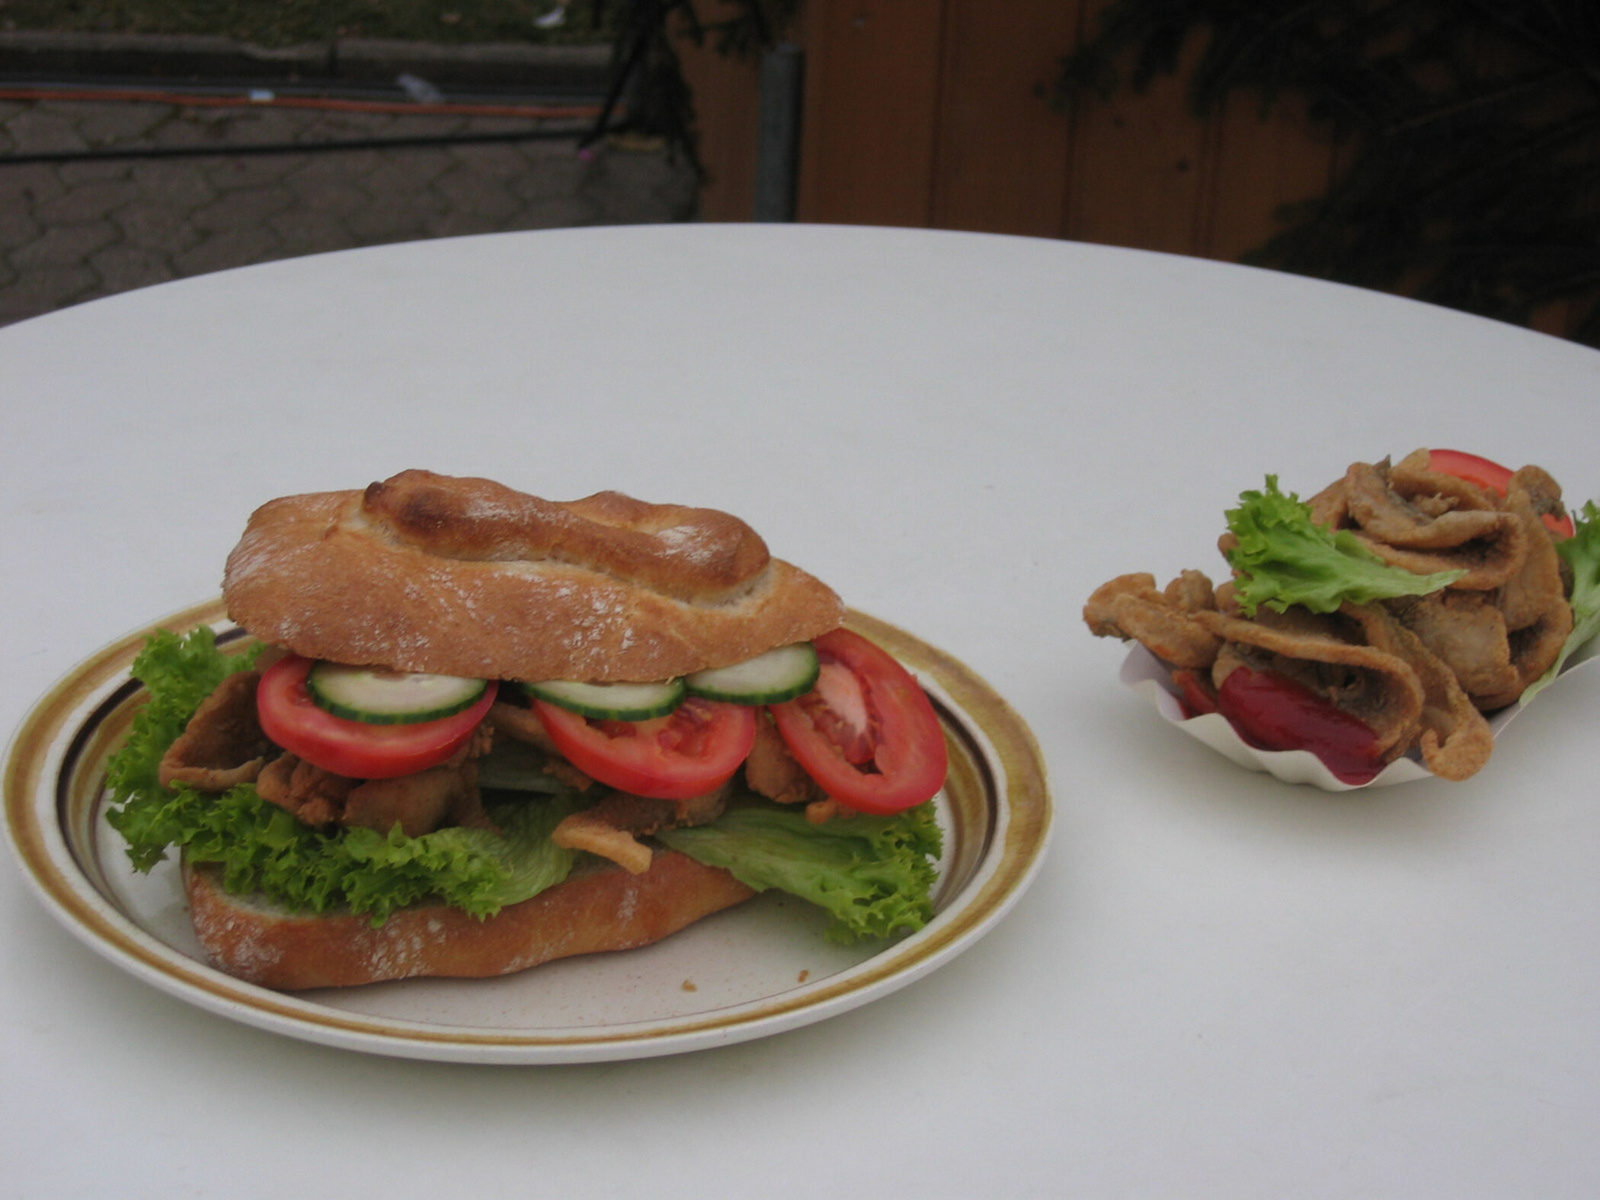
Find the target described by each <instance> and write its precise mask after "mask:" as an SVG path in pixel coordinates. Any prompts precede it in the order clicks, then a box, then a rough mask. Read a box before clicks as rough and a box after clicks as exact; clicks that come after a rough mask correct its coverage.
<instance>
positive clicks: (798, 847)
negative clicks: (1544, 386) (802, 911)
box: [657, 802, 943, 944]
mask: <svg viewBox="0 0 1600 1200" xmlns="http://www.w3.org/2000/svg"><path fill="white" fill-rule="evenodd" d="M657 836H658V837H659V838H660V839H661V841H663V842H665V843H666V844H667V845H669V846H671V847H672V848H673V849H674V850H678V851H681V852H682V853H684V854H687V855H688V856H689V857H690V858H694V859H698V860H699V861H700V862H703V863H705V864H707V865H708V866H713V867H722V868H724V869H726V870H727V871H729V872H730V873H732V875H733V876H734V878H736V879H738V880H739V881H740V882H741V883H744V884H746V885H747V886H749V887H753V888H755V889H756V891H758V892H762V891H766V890H767V889H768V888H774V887H775V888H778V889H779V890H781V891H786V892H791V893H793V894H794V895H796V896H799V897H801V898H802V899H805V900H809V901H811V902H812V903H813V904H818V905H821V906H822V907H823V908H825V909H826V910H827V911H828V912H829V913H831V914H832V915H833V918H834V921H833V924H832V926H830V927H829V929H828V933H827V936H828V938H829V939H830V940H832V941H836V942H841V943H844V944H848V943H850V942H854V941H857V940H859V939H861V938H885V937H889V936H891V935H893V934H896V933H900V932H903V931H914V930H917V929H921V928H922V927H923V926H924V925H926V924H927V923H928V921H929V920H931V919H932V917H933V900H932V891H933V885H934V882H935V880H936V878H937V871H936V869H935V867H934V860H935V859H937V858H938V857H939V855H940V853H941V851H942V849H943V844H942V835H941V834H940V831H939V825H938V822H937V821H936V820H935V819H934V814H933V804H932V803H931V802H929V803H927V804H920V805H918V806H917V807H915V808H912V809H908V810H907V811H905V812H903V813H899V814H897V815H895V816H892V817H871V816H866V815H851V816H844V817H836V818H834V819H833V820H831V821H828V822H826V823H824V824H821V825H815V824H812V823H811V822H810V821H808V820H806V817H805V814H804V813H801V812H795V811H793V810H790V809H778V808H772V807H749V808H732V809H729V810H728V811H727V812H726V813H724V814H723V815H722V817H721V818H719V819H718V820H717V821H716V822H715V823H714V824H711V825H701V826H697V827H695V828H692V829H673V830H667V831H663V832H661V833H659V834H658V835H657Z"/></svg>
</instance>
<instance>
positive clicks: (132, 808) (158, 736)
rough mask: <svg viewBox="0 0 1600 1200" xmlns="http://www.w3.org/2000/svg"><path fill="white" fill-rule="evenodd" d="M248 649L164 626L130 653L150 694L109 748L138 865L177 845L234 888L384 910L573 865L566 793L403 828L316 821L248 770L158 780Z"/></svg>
mask: <svg viewBox="0 0 1600 1200" xmlns="http://www.w3.org/2000/svg"><path fill="white" fill-rule="evenodd" d="M252 658H253V656H252V655H229V654H225V653H223V651H222V650H221V649H220V648H219V647H218V646H217V645H216V638H215V636H214V634H213V633H212V631H211V630H210V629H209V628H200V629H196V630H195V631H193V632H192V633H190V634H187V635H185V636H183V637H179V636H178V635H176V634H173V633H170V632H168V631H165V630H163V631H160V632H158V633H157V634H155V635H154V636H153V637H152V638H151V639H150V641H149V643H148V644H147V645H146V647H145V649H144V651H143V652H142V653H141V654H140V655H139V657H138V658H137V659H136V660H135V661H134V664H133V674H134V676H135V677H136V678H138V679H139V680H140V682H142V683H143V684H144V685H145V688H146V691H147V693H148V699H147V702H146V704H145V705H144V706H143V707H142V708H141V709H140V710H139V712H138V713H137V714H136V715H135V717H134V721H133V726H132V729H131V731H130V733H129V736H128V740H127V741H126V742H125V743H124V744H123V746H122V748H121V749H120V750H119V751H118V752H117V753H116V754H115V755H114V756H113V757H112V759H111V762H110V765H109V769H108V780H107V782H108V786H109V788H110V792H111V802H110V805H109V806H108V808H107V812H106V819H107V821H108V822H109V823H110V825H111V826H112V828H114V829H116V830H117V832H118V833H120V834H122V836H123V839H124V840H125V841H126V842H127V849H128V857H129V859H130V860H131V861H132V863H133V865H134V867H135V868H136V869H138V870H140V871H148V870H150V869H151V868H152V867H154V866H155V865H156V864H157V863H158V862H161V861H162V860H163V859H165V858H166V857H167V854H168V852H169V851H170V850H181V851H182V852H183V853H184V854H185V855H186V856H187V857H188V859H189V861H191V862H194V863H214V864H216V865H218V866H219V867H220V868H221V869H222V873H223V879H224V884H225V886H226V887H227V889H228V891H230V892H234V893H239V894H245V893H251V892H258V893H260V894H262V895H264V896H267V897H269V898H270V899H272V900H275V901H276V902H278V903H280V904H282V905H284V906H285V907H287V908H290V909H293V910H295V911H301V912H315V913H323V912H329V911H333V910H336V909H342V908H348V909H349V910H351V911H353V912H357V913H362V914H365V915H370V916H371V917H372V918H373V919H374V921H377V922H381V921H383V920H385V919H386V918H387V917H388V916H389V915H390V914H391V913H393V912H394V911H395V910H397V909H399V908H403V907H405V906H406V905H409V904H416V903H419V902H421V901H424V900H432V899H440V900H443V901H444V902H446V903H448V904H450V905H453V906H455V907H457V908H461V909H464V910H465V911H467V912H469V913H471V914H473V915H474V916H479V917H485V916H490V915H492V914H493V913H495V912H497V911H499V909H500V908H502V907H504V906H505V905H507V904H514V903H516V902H517V901H519V900H525V899H527V898H528V897H530V896H533V895H537V894H538V893H539V892H540V891H543V890H544V889H545V888H547V887H550V886H553V885H554V884H556V883H559V882H561V880H563V879H565V878H566V876H567V873H568V872H569V871H570V870H571V867H572V860H573V855H572V852H571V851H568V850H563V849H561V848H560V847H557V846H555V845H554V843H552V842H551V841H550V831H551V830H553V829H554V828H555V826H556V824H557V823H558V822H559V821H560V820H561V818H562V817H564V816H566V815H567V814H568V813H569V812H571V811H573V808H574V807H575V805H574V804H573V803H572V801H571V799H570V797H566V796H552V797H548V798H541V799H539V800H537V801H531V802H520V803H511V804H502V805H499V806H497V807H495V808H494V809H492V810H491V816H492V817H493V818H494V820H495V821H496V823H497V825H498V826H499V828H500V833H498V834H497V833H494V832H491V831H488V830H481V829H463V828H449V829H440V830H436V831H435V832H433V833H428V834H424V835H422V836H420V837H408V836H406V835H405V834H403V833H401V832H400V831H399V830H398V829H396V830H393V831H391V832H389V833H387V834H383V833H378V832H377V831H375V830H371V829H348V830H342V829H341V830H333V831H328V832H324V831H321V830H317V829H313V828H311V827H310V826H308V825H305V824H303V823H301V822H300V821H297V820H296V819H295V818H294V817H293V816H292V815H291V814H289V813H288V812H286V811H284V810H283V809H281V808H279V807H277V806H276V805H274V804H269V803H268V802H266V801H264V800H262V799H261V797H260V796H259V795H257V793H256V790H255V787H254V786H253V785H250V784H241V785H239V786H238V787H234V788H231V789H229V790H228V791H226V792H223V793H221V794H220V795H216V794H209V793H204V792H200V791H198V790H196V789H195V788H192V787H189V786H187V785H184V784H180V785H178V786H176V787H173V788H164V787H162V786H161V783H160V780H159V777H158V769H159V767H160V763H161V757H162V755H163V754H165V753H166V750H167V747H168V746H170V745H171V744H172V742H173V740H174V739H176V737H177V736H178V734H179V733H181V732H182V730H183V727H184V725H186V724H187V723H188V720H189V718H190V717H191V716H192V715H193V714H194V710H195V709H196V708H197V707H199V704H200V702H201V701H202V700H203V699H204V698H205V697H206V696H207V695H209V694H210V692H211V691H212V690H213V689H214V688H215V687H216V686H217V684H219V683H220V682H221V681H222V680H223V679H224V678H225V677H226V676H227V675H229V674H230V673H231V672H233V671H236V670H243V669H245V668H247V667H249V666H250V665H251V662H252Z"/></svg>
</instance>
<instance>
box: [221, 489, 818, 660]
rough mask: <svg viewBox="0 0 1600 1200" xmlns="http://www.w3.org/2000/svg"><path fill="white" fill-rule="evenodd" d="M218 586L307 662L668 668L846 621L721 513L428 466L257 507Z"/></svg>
mask: <svg viewBox="0 0 1600 1200" xmlns="http://www.w3.org/2000/svg"><path fill="white" fill-rule="evenodd" d="M223 597H224V599H225V600H226V602H227V606H228V615H229V616H230V617H231V618H232V619H233V620H234V621H236V622H237V623H238V624H240V625H241V626H243V627H244V628H245V629H248V630H249V631H250V632H251V633H253V634H255V635H256V636H257V637H258V638H261V639H262V640H264V641H267V642H271V643H274V644H277V645H281V646H285V647H287V648H288V649H290V650H293V651H295V652H296V653H298V654H303V655H305V656H307V657H309V658H327V659H333V660H336V661H339V662H345V663H352V664H357V665H376V666H385V667H392V668H396V669H399V670H406V671H426V672H432V673H436V674H443V675H462V676H469V677H475V678H499V679H522V680H529V681H538V680H545V679H581V680H595V681H606V682H623V681H644V680H655V679H669V678H673V677H675V676H679V675H684V674H687V673H689V672H691V671H696V670H701V669H703V668H707V667H718V666H727V665H729V664H731V663H736V662H741V661H743V660H745V659H748V658H752V657H754V656H755V655H757V654H760V653H762V652H763V651H766V650H769V649H771V648H772V647H774V646H780V645H784V644H787V643H789V642H798V641H805V640H808V639H810V638H813V637H816V636H818V635H820V634H823V633H826V632H827V631H828V630H830V629H833V628H835V627H837V626H838V625H839V624H841V623H842V622H843V619H844V607H843V604H842V603H841V601H840V600H839V597H838V596H837V595H836V594H835V593H834V592H833V591H832V590H831V589H830V588H828V587H827V586H826V585H824V584H823V583H821V582H819V581H818V580H816V579H814V578H813V577H812V576H810V575H808V574H806V573H805V572H804V571H801V570H799V569H798V568H796V567H793V566H791V565H790V564H788V563H786V562H783V561H781V560H779V559H775V558H773V557H771V556H770V555H769V554H768V552H767V547H766V544H765V543H764V542H763V541H762V540H761V538H760V537H759V536H757V534H756V533H755V531H754V530H752V529H751V528H750V527H749V526H748V525H746V524H745V523H744V522H743V521H740V520H739V519H738V518H736V517H732V516H729V515H728V514H727V513H721V512H717V511H715V510H712V509H703V508H685V507H681V506H676V505H661V504H648V503H645V502H643V501H640V500H634V499H631V498H630V497H628V496H624V495H622V494H621V493H619V492H599V493H597V494H595V495H593V496H589V497H587V498H586V499H583V500H574V501H568V502H556V501H548V500H541V499H539V498H537V497H535V496H529V495H525V494H523V493H521V492H517V491H514V490H512V489H511V488H508V487H505V486H503V485H501V484H498V483H494V482H492V481H490V480H486V479H470V478H455V477H450V476H444V475H435V474H432V473H430V472H427V471H405V472H402V473H401V474H399V475H396V476H394V477H393V478H392V479H389V480H386V481H385V482H383V483H375V484H373V485H371V486H370V487H368V488H367V489H366V490H365V491H364V492H358V491H346V492H321V493H314V494H308V495H300V496H286V497H283V498H282V499H278V500H273V501H270V502H268V503H267V504H264V505H262V506H261V507H260V508H259V509H257V510H256V512H255V513H254V514H253V515H252V516H251V518H250V522H249V524H248V526H247V527H246V529H245V533H244V536H243V537H242V538H241V539H240V541H239V544H238V545H237V546H236V547H235V548H234V550H233V553H232V554H231V555H229V557H228V565H227V570H226V573H225V575H224V579H223Z"/></svg>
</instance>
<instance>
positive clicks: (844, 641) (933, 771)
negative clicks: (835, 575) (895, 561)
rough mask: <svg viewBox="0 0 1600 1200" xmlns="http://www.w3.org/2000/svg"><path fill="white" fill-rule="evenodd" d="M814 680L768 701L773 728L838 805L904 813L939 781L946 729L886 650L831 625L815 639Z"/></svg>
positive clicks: (943, 769)
mask: <svg viewBox="0 0 1600 1200" xmlns="http://www.w3.org/2000/svg"><path fill="white" fill-rule="evenodd" d="M813 644H814V645H815V646H816V648H817V656H818V657H819V658H820V659H821V660H822V673H821V675H820V676H819V678H818V682H817V686H816V687H815V688H813V689H812V690H811V691H809V692H807V693H806V694H805V695H804V696H800V697H798V698H796V699H794V700H790V701H788V702H787V703H784V704H774V705H773V706H772V715H773V718H774V719H775V720H776V721H777V723H778V732H779V733H780V734H781V735H782V736H783V740H784V744H785V745H787V746H788V747H789V753H791V754H793V755H794V756H795V758H796V760H798V762H799V763H800V765H801V766H802V767H804V768H805V770H806V773H807V774H808V775H810V776H811V778H812V779H815V780H816V781H817V783H819V784H820V785H821V786H822V790H823V791H825V792H827V793H828V795H830V796H832V797H833V798H834V799H836V800H838V801H839V803H840V804H843V805H846V806H848V807H850V808H853V809H856V810H858V811H860V812H866V813H875V814H878V815H885V816H886V815H888V814H891V813H897V812H901V811H903V810H904V809H907V808H911V807H913V806H914V805H918V804H921V803H922V802H923V801H924V800H929V799H932V797H933V795H934V794H935V793H936V792H937V791H938V790H939V789H940V788H941V787H943V786H944V780H945V775H946V773H947V772H948V770H949V765H950V764H949V754H948V751H947V750H946V748H945V741H944V730H943V728H942V727H941V726H940V724H939V717H938V714H937V713H935V712H934V710H933V703H932V702H931V701H930V700H929V699H928V696H927V693H926V692H924V691H923V690H922V688H921V687H920V686H918V684H917V681H916V680H915V679H914V678H913V677H912V675H911V672H909V671H907V670H906V669H905V668H904V667H902V666H901V665H900V664H899V662H897V661H896V660H895V659H894V657H893V656H892V655H890V654H889V653H888V652H887V651H885V650H882V649H880V648H879V647H878V646H875V645H873V643H871V642H869V641H868V640H867V639H866V638H864V637H862V636H861V635H860V634H858V633H852V632H851V631H850V630H848V629H835V630H834V631H833V632H831V633H825V634H823V635H822V636H821V637H819V638H817V639H816V641H815V642H814V643H813Z"/></svg>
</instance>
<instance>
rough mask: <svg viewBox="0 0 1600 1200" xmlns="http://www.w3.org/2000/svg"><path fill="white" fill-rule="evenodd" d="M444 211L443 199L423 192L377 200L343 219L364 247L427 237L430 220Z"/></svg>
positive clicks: (432, 193)
mask: <svg viewBox="0 0 1600 1200" xmlns="http://www.w3.org/2000/svg"><path fill="white" fill-rule="evenodd" d="M444 211H445V201H444V197H442V196H440V195H439V194H438V193H436V192H422V193H420V194H418V195H415V196H412V197H406V198H402V197H399V196H387V197H382V196H380V197H374V198H373V200H372V202H371V203H370V204H368V205H367V207H365V208H363V209H362V210H361V211H360V212H354V213H351V214H349V215H348V216H347V217H345V218H344V222H345V224H346V225H347V226H348V227H349V229H350V232H351V233H353V234H355V236H356V237H357V238H358V239H360V241H361V243H362V244H363V245H368V246H370V245H374V244H376V243H378V242H398V241H404V240H408V239H411V238H419V237H424V236H426V234H427V223H428V220H429V218H431V217H437V216H440V215H441V214H442V213H443V212H444Z"/></svg>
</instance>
